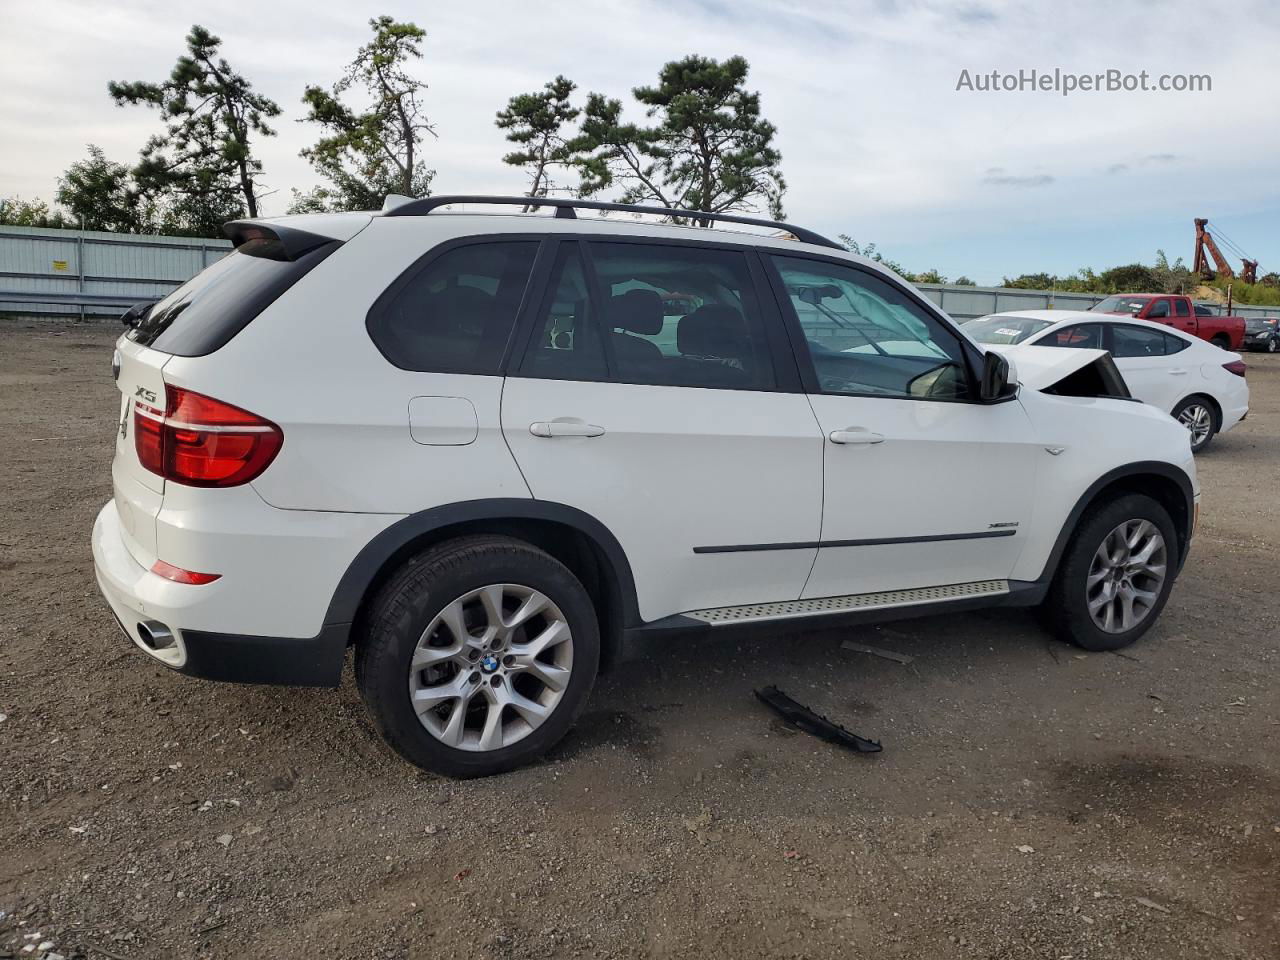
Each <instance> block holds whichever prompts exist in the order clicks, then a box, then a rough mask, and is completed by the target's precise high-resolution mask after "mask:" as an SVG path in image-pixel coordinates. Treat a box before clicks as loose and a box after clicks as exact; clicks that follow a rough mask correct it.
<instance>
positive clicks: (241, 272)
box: [128, 240, 340, 357]
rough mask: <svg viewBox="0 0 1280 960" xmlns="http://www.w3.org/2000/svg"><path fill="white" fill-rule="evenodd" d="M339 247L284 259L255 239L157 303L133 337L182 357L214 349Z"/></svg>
mask: <svg viewBox="0 0 1280 960" xmlns="http://www.w3.org/2000/svg"><path fill="white" fill-rule="evenodd" d="M339 246H340V244H339V243H337V242H336V241H335V242H333V243H327V244H324V245H323V246H321V247H318V248H316V249H314V250H312V251H311V252H310V253H307V254H304V255H303V256H301V257H299V258H298V259H297V260H282V259H276V258H275V256H273V255H272V254H273V250H272V249H270V244H269V243H268V242H266V241H261V240H250V241H249V242H248V243H246V244H244V245H242V246H241V247H239V248H237V249H236V250H235V251H234V252H232V253H229V254H227V255H226V256H225V257H223V258H222V259H221V260H219V261H218V262H217V263H215V264H213V265H212V266H210V267H209V268H208V269H206V270H203V271H201V272H200V273H198V274H196V275H195V276H194V277H192V278H191V279H190V280H188V281H187V282H186V283H184V284H183V285H182V286H180V287H179V288H178V289H177V290H175V291H173V293H171V294H169V295H168V296H167V297H165V298H164V299H163V300H161V301H160V302H159V303H157V304H156V305H155V306H153V307H152V308H151V309H150V310H149V311H148V312H147V313H145V314H144V315H143V317H142V319H141V320H140V321H139V323H138V325H137V326H136V327H134V328H133V329H132V330H130V331H129V333H128V337H129V339H130V340H133V341H134V342H135V343H140V344H142V345H143V346H144V347H152V348H153V349H155V350H160V351H162V352H163V353H172V354H176V355H177V356H180V357H202V356H205V355H206V354H210V353H213V352H214V351H215V350H217V349H219V348H220V347H222V346H223V345H224V344H225V343H226V342H227V341H228V340H230V339H231V338H232V337H234V336H235V335H236V334H237V333H239V332H240V331H241V330H243V329H244V328H245V327H247V326H248V325H249V323H250V321H252V320H253V319H254V318H255V317H256V316H257V315H258V314H260V313H261V312H262V311H263V310H265V309H266V308H267V307H269V306H270V305H271V304H272V303H274V302H275V300H276V299H277V298H278V297H279V296H280V295H281V294H283V293H284V292H285V291H286V290H288V289H289V288H290V287H292V286H293V285H294V284H295V283H297V282H298V281H299V280H301V279H302V278H303V277H304V276H305V275H306V274H307V273H308V272H309V271H310V270H311V269H312V268H313V267H314V266H315V265H316V264H318V263H319V262H320V261H321V260H323V259H324V258H325V257H327V256H328V255H329V254H331V253H332V252H333V251H334V250H336V249H337V248H338V247H339Z"/></svg>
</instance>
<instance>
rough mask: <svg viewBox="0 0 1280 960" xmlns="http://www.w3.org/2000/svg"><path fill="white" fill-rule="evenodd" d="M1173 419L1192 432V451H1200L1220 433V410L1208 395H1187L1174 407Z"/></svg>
mask: <svg viewBox="0 0 1280 960" xmlns="http://www.w3.org/2000/svg"><path fill="white" fill-rule="evenodd" d="M1172 416H1173V419H1175V420H1177V421H1178V422H1179V423H1180V424H1182V425H1183V426H1184V427H1186V428H1187V432H1188V433H1190V434H1191V452H1192V453H1199V452H1200V451H1201V450H1203V449H1204V448H1205V447H1207V446H1209V443H1210V442H1211V441H1212V440H1213V438H1214V436H1215V435H1217V433H1218V411H1217V409H1216V408H1215V407H1214V405H1213V403H1212V402H1211V401H1210V400H1209V398H1208V397H1204V396H1200V395H1199V394H1197V395H1196V396H1193V397H1187V398H1186V399H1185V400H1183V401H1182V402H1181V403H1179V404H1178V405H1177V406H1176V407H1174V408H1173V414H1172Z"/></svg>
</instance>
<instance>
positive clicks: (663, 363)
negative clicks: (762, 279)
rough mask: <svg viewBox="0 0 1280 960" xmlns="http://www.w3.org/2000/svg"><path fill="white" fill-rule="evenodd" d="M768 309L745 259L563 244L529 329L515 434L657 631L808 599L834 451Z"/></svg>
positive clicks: (692, 248)
mask: <svg viewBox="0 0 1280 960" xmlns="http://www.w3.org/2000/svg"><path fill="white" fill-rule="evenodd" d="M770 307H771V299H770V297H769V296H768V295H767V293H766V296H763V297H762V296H760V294H759V291H758V289H757V281H756V280H755V278H754V277H753V271H752V269H751V265H750V262H749V260H748V257H747V255H746V254H745V253H743V252H741V251H737V250H732V249H717V248H714V247H711V246H709V245H707V244H687V243H686V244H674V243H672V244H664V243H659V242H656V241H646V242H629V241H622V240H608V241H591V242H590V243H587V242H586V241H577V240H564V241H561V242H560V243H559V249H558V250H557V252H556V256H555V258H554V262H553V266H552V272H551V276H550V278H549V280H548V283H547V288H546V293H545V296H544V297H543V298H542V303H541V304H540V305H537V306H536V307H535V309H534V311H533V316H532V317H527V318H526V320H527V323H526V324H525V326H526V328H527V329H528V331H529V341H528V346H527V348H525V350H524V353H523V358H522V360H521V361H520V363H519V365H518V367H517V368H516V369H515V370H514V372H513V373H512V374H511V375H509V376H508V378H507V381H506V384H505V386H504V388H503V397H502V427H503V432H504V435H505V436H506V438H507V442H508V443H509V444H510V446H511V450H512V452H513V453H514V455H515V458H516V461H517V462H518V463H519V465H520V469H521V471H522V472H523V474H524V476H525V479H526V480H527V481H528V483H529V487H530V489H531V490H532V492H533V495H534V497H536V498H538V499H543V500H551V501H556V502H559V503H563V504H567V505H569V506H571V507H575V508H577V509H579V510H583V511H585V512H586V513H588V514H590V515H591V516H593V517H595V518H596V519H597V520H599V521H600V522H601V523H603V524H604V525H605V526H606V527H607V528H609V530H610V531H611V532H612V533H613V535H614V536H615V537H616V538H617V539H618V541H619V543H620V544H621V546H622V548H623V550H624V551H625V553H626V555H627V558H628V560H629V561H630V564H631V567H632V573H633V575H634V577H635V583H636V592H637V598H638V601H639V607H640V614H641V616H642V617H643V619H645V620H647V621H651V620H657V619H660V618H662V617H665V616H669V615H671V614H674V613H681V612H686V611H690V610H699V609H706V608H714V607H721V606H732V605H740V604H749V603H762V602H769V601H779V600H795V599H797V598H798V597H799V596H800V592H801V589H802V587H803V585H804V581H805V577H806V576H807V575H808V573H809V569H810V567H812V565H813V560H814V555H815V553H816V543H817V539H818V535H819V528H820V525H821V512H822V456H823V452H822V451H823V441H822V435H821V433H820V432H819V430H818V426H817V423H816V422H815V420H814V415H813V411H812V410H811V409H810V407H809V403H808V401H807V399H806V398H805V396H804V394H803V393H802V392H800V390H799V384H798V380H797V379H796V373H795V369H794V364H792V366H791V370H790V375H791V378H792V381H793V382H792V383H791V384H790V385H788V383H787V381H786V377H787V369H786V367H785V366H782V365H780V364H778V363H776V362H775V361H776V360H777V359H778V357H777V353H778V352H777V351H776V350H775V349H774V345H773V344H774V342H775V338H777V341H778V342H780V343H782V344H783V345H784V346H785V342H786V341H785V334H784V333H783V331H782V330H781V328H780V320H779V319H778V318H777V314H776V311H774V310H772V309H770ZM768 324H772V325H773V330H772V331H770V330H769V329H768Z"/></svg>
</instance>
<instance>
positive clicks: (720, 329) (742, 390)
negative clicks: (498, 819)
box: [93, 197, 1198, 776]
mask: <svg viewBox="0 0 1280 960" xmlns="http://www.w3.org/2000/svg"><path fill="white" fill-rule="evenodd" d="M525 202H526V201H525V200H523V199H519V198H515V199H512V198H505V199H503V198H478V197H472V198H465V197H436V198H429V199H426V200H416V201H406V202H402V203H400V205H399V206H393V205H392V204H391V203H389V204H388V209H386V210H384V211H382V212H381V213H373V214H332V215H321V216H300V217H286V218H282V219H276V220H253V221H241V222H237V223H233V224H229V225H228V228H227V232H228V234H229V235H230V236H231V238H232V239H233V240H234V241H235V244H236V249H235V251H234V252H233V253H231V254H229V255H228V256H227V257H225V258H224V259H223V260H221V261H219V262H218V263H216V264H214V265H213V266H211V267H209V268H208V269H207V270H205V271H204V272H203V273H201V274H200V275H199V276H197V277H195V278H194V279H192V280H191V281H189V282H188V283H186V284H185V285H184V286H182V287H181V288H179V289H178V290H176V291H175V292H173V293H172V294H170V295H169V296H168V297H166V298H165V299H164V300H162V301H160V302H159V303H157V304H155V305H153V306H151V307H149V308H146V309H139V310H137V311H131V316H130V317H129V320H128V322H129V323H130V324H131V326H130V329H129V330H128V331H127V332H126V333H125V335H124V336H123V337H122V338H121V339H120V341H119V343H118V344H117V347H116V353H115V357H114V362H113V368H114V373H115V376H116V380H117V382H118V384H119V388H120V409H119V419H118V429H117V439H116V450H115V458H114V461H113V464H112V477H113V481H114V497H113V499H112V500H111V502H109V503H108V504H106V506H105V507H103V509H102V512H101V513H100V514H99V516H98V518H97V521H96V523H95V524H94V529H93V554H94V561H95V565H96V570H97V579H98V583H99V586H100V587H101V590H102V593H103V595H104V596H105V597H106V600H107V602H108V603H109V604H110V606H111V609H112V610H113V611H114V613H115V616H116V618H117V619H118V620H119V622H120V625H121V626H122V627H123V629H124V631H125V632H126V633H127V634H128V635H129V637H130V638H131V639H132V640H133V641H134V643H135V644H137V646H138V647H139V648H141V650H143V651H144V652H145V653H146V654H147V655H148V656H149V657H152V658H154V659H155V660H157V661H159V662H160V663H162V664H165V665H166V666H168V667H171V668H173V669H174V670H177V671H180V672H182V673H186V674H190V675H192V676H197V677H205V678H209V679H215V680H231V681H241V682H252V683H280V684H306V685H336V684H337V683H338V681H339V678H340V676H341V673H342V669H343V663H344V660H345V654H346V649H347V647H348V646H351V647H354V661H355V674H356V679H357V682H358V685H359V688H360V692H361V694H362V696H363V698H364V700H365V702H366V703H367V705H368V708H369V711H370V713H371V715H372V717H373V720H374V722H375V724H376V725H377V727H378V729H379V730H380V731H381V733H382V734H383V736H384V737H385V738H386V739H387V740H388V742H389V743H390V744H391V745H392V746H393V747H394V748H395V749H396V750H397V751H399V752H400V753H401V754H402V755H403V756H404V757H406V758H407V759H408V760H409V761H411V762H413V763H415V764H418V765H420V766H422V767H424V768H428V769H431V770H435V771H439V772H441V773H445V774H449V775H453V776H475V775H481V774H489V773H495V772H498V771H501V770H506V769H510V768H512V767H514V766H517V765H519V764H522V763H525V762H528V761H529V760H531V759H532V758H534V757H536V756H538V755H539V754H540V753H541V752H543V751H545V750H546V749H547V748H548V747H550V746H551V745H552V744H554V743H555V742H556V741H557V740H559V739H560V738H561V737H562V736H563V735H564V734H565V732H566V731H567V730H568V729H569V727H570V725H571V724H572V723H573V720H574V718H575V717H576V716H577V715H578V713H579V711H580V710H581V709H582V707H583V705H584V703H585V701H586V699H587V697H588V695H589V692H590V690H591V687H592V683H593V681H594V678H595V676H596V674H597V672H598V670H599V669H600V668H601V667H602V666H604V665H606V664H608V662H609V661H611V660H612V659H613V658H614V657H615V656H616V654H617V651H618V650H619V649H620V647H621V646H622V644H623V643H624V641H625V639H626V638H627V637H635V636H637V635H641V634H645V633H651V632H655V631H662V632H664V633H670V632H677V631H679V632H682V633H686V634H688V635H689V639H690V640H691V641H693V640H696V638H697V635H699V634H705V633H707V632H710V631H722V630H730V629H734V628H742V627H748V628H749V627H753V626H757V625H761V624H763V625H765V627H766V629H770V630H773V631H776V632H779V633H780V632H782V631H783V630H785V629H786V628H787V627H788V626H790V625H793V624H804V625H805V626H818V625H828V624H836V623H843V622H848V621H857V620H875V619H892V618H897V617H904V616H911V615H920V614H933V613H938V612H942V611H955V610H962V609H969V608H973V607H979V606H990V605H1005V606H1039V607H1041V608H1042V610H1043V611H1044V612H1045V613H1046V614H1047V616H1046V618H1045V619H1046V622H1047V623H1048V624H1049V625H1050V627H1051V628H1052V629H1053V630H1054V631H1055V632H1056V633H1057V634H1058V635H1059V636H1061V637H1062V638H1064V639H1067V640H1070V641H1072V642H1074V643H1077V644H1079V645H1080V646H1082V647H1085V648H1087V649H1092V650H1097V649H1114V648H1117V647H1121V646H1124V645H1126V644H1128V643H1131V642H1132V641H1133V640H1135V639H1136V638H1138V637H1139V636H1141V635H1142V634H1143V633H1144V632H1145V631H1146V630H1147V629H1148V628H1149V627H1150V626H1151V624H1152V622H1153V621H1154V620H1155V619H1156V617H1157V616H1158V614H1159V612H1160V610H1161V608H1162V607H1163V606H1164V603H1165V601H1166V599H1167V598H1168V595H1169V591H1170V589H1171V587H1172V585H1173V581H1174V578H1175V576H1176V575H1177V573H1178V571H1179V569H1180V568H1181V565H1182V563H1183V561H1184V559H1185V558H1186V555H1187V550H1188V548H1189V546H1190V542H1191V536H1192V532H1193V529H1194V526H1195V517H1196V510H1197V504H1198V491H1197V487H1196V479H1195V467H1194V464H1193V460H1192V456H1191V451H1190V448H1189V442H1188V435H1187V432H1186V430H1184V429H1183V428H1182V427H1181V426H1179V425H1178V424H1177V423H1176V422H1175V421H1173V420H1172V419H1170V418H1169V417H1168V416H1167V415H1166V414H1164V413H1163V412H1161V411H1158V410H1155V409H1153V408H1151V407H1149V406H1145V405H1143V404H1141V403H1138V402H1134V401H1133V400H1132V399H1131V398H1129V397H1128V391H1127V389H1126V387H1125V385H1124V381H1123V379H1121V378H1120V376H1119V375H1118V373H1117V372H1116V369H1115V366H1114V364H1113V363H1112V362H1111V360H1110V358H1109V357H1108V356H1107V354H1106V353H1104V352H1102V351H1097V350H1059V351H1046V353H1048V354H1049V355H1050V357H1051V362H1046V364H1044V365H1042V366H1040V367H1038V368H1034V369H1033V368H1031V367H1030V365H1024V367H1023V370H1022V376H1021V378H1020V381H1019V378H1017V377H1016V376H1015V374H1014V372H1013V371H1012V369H1011V365H1010V363H1009V362H1008V360H1006V359H1004V358H1002V357H1000V356H999V355H998V354H996V353H985V352H984V350H983V348H981V347H979V346H978V345H976V344H975V343H974V342H973V341H972V340H971V339H970V338H969V337H967V336H966V335H965V334H964V332H963V331H962V330H961V329H960V328H958V327H957V326H956V325H955V324H953V323H952V321H951V320H950V319H949V318H948V317H947V316H946V315H945V314H943V313H941V312H940V311H939V310H937V309H936V308H935V307H934V306H932V305H931V304H930V303H929V302H928V301H927V300H926V299H925V298H924V297H922V296H921V295H920V294H919V293H918V292H917V291H916V290H914V289H913V288H912V287H911V286H910V285H909V284H907V283H905V282H904V281H903V280H902V279H901V278H900V277H898V276H897V275H895V274H893V273H891V272H889V271H887V270H885V269H884V268H883V267H881V266H880V265H879V264H876V263H872V262H870V261H868V260H866V259H863V258H860V257H856V256H853V255H851V254H849V253H847V252H845V250H844V249H843V248H841V247H840V246H839V245H837V244H835V243H832V242H831V241H829V240H826V239H824V238H823V237H820V236H818V235H816V234H813V233H811V232H809V231H807V230H804V229H801V228H798V227H793V226H788V225H786V224H777V223H772V222H769V221H759V220H753V219H751V218H744V217H736V216H727V215H721V216H716V217H709V216H708V215H705V214H701V213H699V214H693V215H691V216H696V217H699V218H704V217H705V218H707V219H714V220H716V221H718V222H728V223H739V224H749V225H754V226H764V227H768V228H771V229H772V231H773V233H772V235H770V236H759V235H755V234H752V233H750V232H730V231H725V230H708V229H697V228H690V227H682V226H672V225H666V224H657V223H645V222H642V221H641V220H640V218H639V217H637V216H632V215H629V214H636V213H637V212H645V211H644V208H635V207H622V206H620V205H615V204H597V203H588V202H582V201H571V200H547V201H540V203H541V204H542V210H541V212H542V213H547V212H552V211H553V212H554V213H555V216H554V217H551V216H545V215H538V214H532V215H531V214H520V213H518V212H515V211H514V210H512V209H511V205H523V204H524V203H525ZM465 204H470V205H471V207H472V208H473V209H472V212H466V213H463V212H458V211H460V210H461V209H462V207H463V205H465ZM498 204H505V205H507V206H505V207H500V206H497V205H498ZM444 208H450V209H451V210H452V211H453V212H450V209H444ZM474 208H478V209H479V212H476V209H474ZM586 209H606V210H611V211H614V210H616V214H615V215H614V216H612V217H609V218H599V217H597V218H585V217H579V216H577V215H576V214H575V210H586ZM504 210H505V211H507V212H502V211H504ZM495 211H496V212H495ZM647 212H649V213H653V212H655V211H653V210H648V211H647ZM656 212H657V213H659V214H669V213H670V211H662V210H659V211H656ZM617 214H621V215H617Z"/></svg>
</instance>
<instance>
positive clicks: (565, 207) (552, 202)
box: [382, 195, 844, 250]
mask: <svg viewBox="0 0 1280 960" xmlns="http://www.w3.org/2000/svg"><path fill="white" fill-rule="evenodd" d="M454 203H488V204H495V205H497V204H501V205H508V206H511V205H513V206H521V207H524V206H534V207H554V208H555V210H556V217H558V218H560V219H569V220H572V219H575V218H576V217H577V214H576V213H575V212H574V210H575V208H577V209H581V210H619V211H621V212H623V213H648V214H656V215H657V216H660V217H689V218H691V219H697V220H718V221H721V222H723V223H744V224H747V225H748V226H752V227H773V228H775V229H777V230H785V231H786V232H787V233H790V234H791V235H792V236H794V237H795V238H796V239H797V240H800V241H802V242H803V243H812V244H816V245H817V246H820V247H833V248H834V249H836V250H843V249H844V247H843V246H841V245H840V244H838V243H836V242H835V241H834V240H829V239H827V238H826V237H824V236H822V234H820V233H814V232H813V231H812V230H806V229H805V228H804V227H797V226H794V225H793V224H790V223H783V222H781V221H779V220H764V219H761V218H759V217H741V216H738V214H736V213H708V212H707V211H705V210H681V209H679V208H677V207H644V206H637V205H635V204H631V203H605V202H602V201H600V200H574V199H571V198H568V197H481V196H475V197H472V196H465V195H455V196H441V197H424V198H423V199H421V200H414V201H412V202H410V203H404V204H401V205H400V206H397V207H393V208H392V209H390V210H384V212H383V214H382V215H383V216H384V217H420V216H424V215H425V214H428V213H430V212H431V211H432V210H437V209H439V208H440V207H447V206H449V205H450V204H454Z"/></svg>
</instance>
